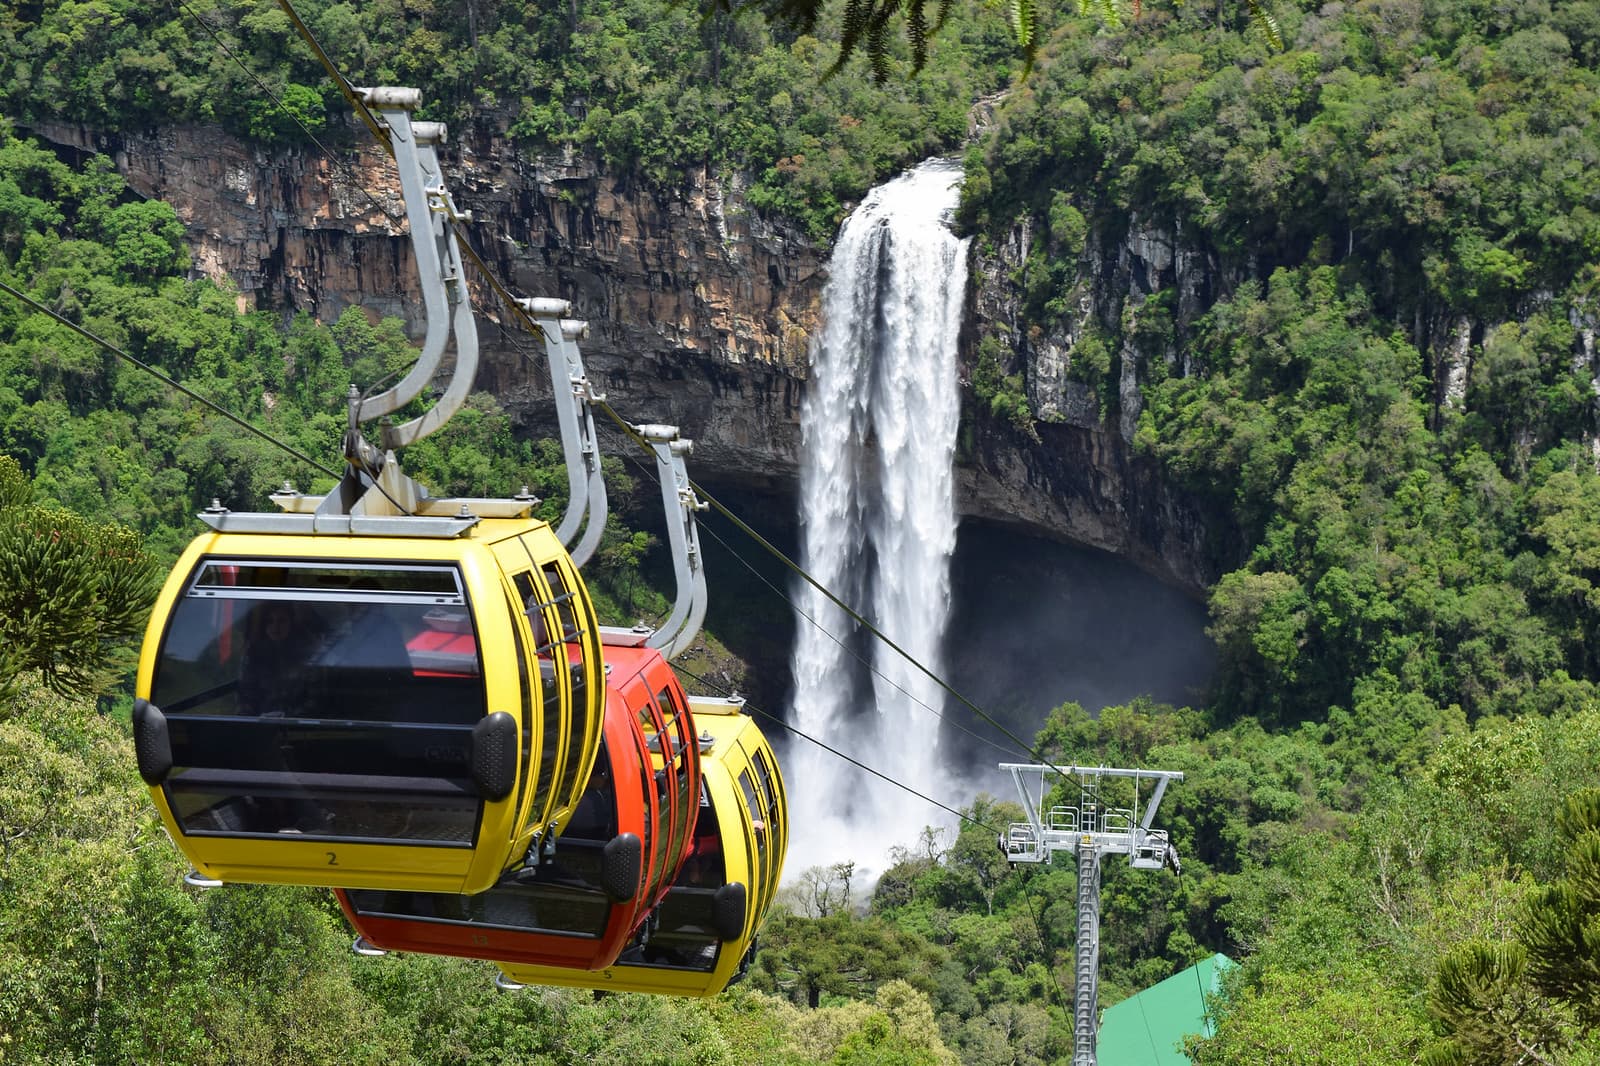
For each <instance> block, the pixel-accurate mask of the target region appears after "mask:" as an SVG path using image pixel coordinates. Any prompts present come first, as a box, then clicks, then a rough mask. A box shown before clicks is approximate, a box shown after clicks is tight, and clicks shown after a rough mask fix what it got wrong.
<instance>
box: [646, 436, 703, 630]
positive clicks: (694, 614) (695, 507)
mask: <svg viewBox="0 0 1600 1066" xmlns="http://www.w3.org/2000/svg"><path fill="white" fill-rule="evenodd" d="M633 429H634V432H636V433H638V434H639V435H640V436H641V437H643V438H644V439H645V441H646V442H648V443H649V445H650V450H651V451H652V452H654V453H655V457H656V475H657V480H659V481H660V482H661V506H662V508H663V510H665V512H666V516H667V543H668V545H669V547H670V548H671V549H672V571H673V574H674V576H675V577H676V578H677V582H678V595H677V599H676V600H675V601H674V602H673V605H672V614H671V615H669V616H668V618H667V620H666V621H665V622H663V623H662V624H661V628H660V629H658V630H656V631H655V632H654V633H653V634H651V636H650V638H649V639H648V640H647V641H645V643H646V644H648V645H649V646H650V647H652V648H659V649H660V650H661V654H662V656H663V657H664V658H667V659H671V658H673V657H674V656H676V655H679V654H682V653H683V652H684V651H687V650H688V648H689V645H690V644H692V643H694V638H695V637H697V636H699V635H700V625H701V623H702V622H704V621H705V615H706V572H705V567H704V565H703V557H702V556H701V554H700V530H699V527H698V526H697V525H696V524H695V517H694V514H695V512H696V511H703V510H705V509H706V506H707V505H706V504H705V503H703V502H702V501H701V500H700V497H699V496H698V495H697V494H696V493H695V491H694V488H693V486H691V485H690V484H689V470H688V467H687V466H686V465H685V463H684V457H685V456H686V455H688V454H689V453H690V452H691V451H693V450H694V442H693V441H689V440H683V439H681V438H679V436H678V427H677V426H634V427H633Z"/></svg>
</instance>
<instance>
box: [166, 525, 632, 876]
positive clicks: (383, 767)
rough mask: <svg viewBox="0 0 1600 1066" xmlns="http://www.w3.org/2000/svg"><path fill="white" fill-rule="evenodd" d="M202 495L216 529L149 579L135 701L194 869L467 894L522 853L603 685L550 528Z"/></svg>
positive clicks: (570, 774)
mask: <svg viewBox="0 0 1600 1066" xmlns="http://www.w3.org/2000/svg"><path fill="white" fill-rule="evenodd" d="M203 517H206V518H207V520H208V521H209V522H210V523H211V524H212V525H213V527H214V529H215V530H216V531H214V532H211V533H207V534H204V535H202V536H201V537H199V538H198V539H196V540H195V541H194V543H193V544H191V545H190V546H189V548H188V550H187V551H186V552H185V553H184V555H183V557H182V559H180V560H179V562H178V564H177V566H176V567H175V568H174V570H173V571H172V573H171V575H170V576H169V577H168V579H167V583H166V585H165V587H164V588H163V589H162V592H161V595H160V598H159V599H158V601H157V603H156V608H155V611H154V614H153V616H152V617H151V620H150V626H149V629H148V631H147V633H146V636H145V643H144V648H143V653H142V655H141V657H140V663H139V676H138V688H137V696H138V700H137V702H136V704H135V708H134V727H135V728H134V732H135V741H136V748H137V752H138V759H139V772H140V774H141V776H142V777H143V778H144V780H145V781H146V782H147V783H148V784H149V785H150V789H151V795H152V796H153V797H154V799H155V803H156V807H157V809H158V810H159V812H160V815H161V819H162V822H163V823H164V824H165V826H166V829H167V832H168V833H169V834H170V835H171V837H172V839H173V841H174V842H175V843H176V844H177V845H178V847H179V848H180V849H181V850H182V851H183V852H184V854H185V855H186V856H187V857H188V858H189V860H190V861H191V862H192V863H193V864H194V866H195V869H196V871H198V873H199V874H201V875H202V876H204V877H206V878H211V879H215V880H218V881H249V882H268V883H282V884H302V885H321V886H328V887H338V888H390V889H408V890H418V891H428V892H454V893H471V892H479V891H482V890H484V889H486V888H488V887H489V886H490V885H493V884H494V883H495V882H496V881H498V880H499V879H500V877H501V875H502V874H503V873H504V872H505V871H506V870H507V869H508V868H512V867H516V866H518V865H520V864H522V863H523V862H525V861H527V862H531V863H536V862H537V861H538V858H539V855H540V854H541V849H543V848H546V847H548V846H550V845H552V844H553V842H554V836H555V835H556V834H558V833H559V831H560V830H561V828H562V827H563V826H564V825H565V823H566V821H567V820H568V819H569V818H570V817H571V813H572V811H573V810H574V809H575V807H576V805H577V801H578V797H579V795H580V793H581V792H582V789H583V786H584V784H585V782H587V780H588V779H589V774H590V771H591V769H592V768H593V765H594V760H595V755H596V753H597V751H598V748H599V740H600V728H601V723H602V708H603V705H604V699H605V685H604V681H603V676H602V673H601V671H602V670H603V666H602V661H601V651H600V638H599V633H598V627H597V626H596V624H595V619H594V611H593V607H592V604H591V603H590V600H589V597H588V593H587V591H586V590H585V589H584V586H583V581H582V579H581V578H580V577H579V575H578V572H577V570H576V569H575V568H574V567H573V566H572V561H571V558H570V557H569V556H568V555H567V553H566V551H565V550H564V549H563V548H562V546H561V544H560V543H559V542H558V541H557V540H556V538H555V536H554V534H553V533H552V531H551V530H550V528H549V526H548V525H546V524H545V523H544V522H542V521H537V520H534V519H531V518H526V517H519V518H503V517H486V518H477V517H474V516H471V515H465V514H463V515H457V516H453V517H399V518H380V519H371V518H369V519H364V520H363V519H359V518H358V519H351V518H342V519H334V520H332V521H330V520H328V519H322V518H317V519H314V520H311V519H310V516H307V515H265V514H263V515H243V514H227V513H226V512H223V513H221V514H217V515H208V516H203ZM307 520H311V521H312V522H313V523H315V524H317V525H319V526H320V527H322V528H326V527H328V526H330V525H331V526H332V527H333V528H334V529H335V530H336V531H335V532H332V533H328V532H322V531H320V529H319V531H316V532H300V530H301V529H304V528H307ZM296 523H298V524H296ZM285 534H286V535H285Z"/></svg>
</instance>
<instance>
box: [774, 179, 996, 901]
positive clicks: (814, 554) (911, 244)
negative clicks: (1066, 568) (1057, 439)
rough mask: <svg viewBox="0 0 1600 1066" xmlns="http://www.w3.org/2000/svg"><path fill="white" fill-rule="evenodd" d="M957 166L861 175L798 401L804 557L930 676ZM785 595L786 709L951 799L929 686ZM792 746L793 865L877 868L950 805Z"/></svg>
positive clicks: (872, 643) (946, 594) (940, 597)
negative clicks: (789, 690) (875, 181)
mask: <svg viewBox="0 0 1600 1066" xmlns="http://www.w3.org/2000/svg"><path fill="white" fill-rule="evenodd" d="M960 179H961V171H960V168H959V167H958V166H956V165H955V164H953V163H950V162H947V161H942V160H930V161H929V162H926V163H924V164H922V165H921V166H919V167H917V168H916V169H915V170H912V171H908V172H907V173H905V174H902V175H901V176H900V177H898V178H896V179H894V180H893V181H890V182H888V183H887V184H884V185H881V186H879V187H878V188H876V189H874V190H872V192H871V193H869V194H868V196H867V198H866V200H865V201H864V202H863V203H862V204H861V206H860V207H859V208H857V209H856V211H855V212H854V213H853V214H851V216H850V217H849V218H848V219H846V220H845V223H844V226H843V227H842V228H841V229H840V231H839V239H838V242H837V244H836V246H835V248H834V252H833V258H832V260H831V263H830V280H829V282H828V285H827V288H826V290H825V291H824V293H823V326H822V330H821V332H820V333H819V334H818V336H816V337H815V338H813V342H812V347H811V377H810V380H809V382H808V384H807V389H806V395H805V400H804V402H803V403H802V405H801V414H800V427H801V438H802V441H803V458H802V460H801V462H802V469H801V475H800V496H801V500H800V516H801V550H800V559H801V565H802V566H804V567H805V568H806V570H807V571H808V572H809V573H810V574H811V575H812V576H813V577H815V578H816V579H817V580H818V581H820V582H821V583H822V584H823V585H824V586H826V587H827V588H829V589H831V590H833V591H834V592H835V593H836V594H837V595H838V596H839V597H840V598H841V599H843V600H844V601H845V602H846V603H848V604H850V605H851V606H852V607H854V608H855V609H856V610H857V611H859V612H861V614H862V615H863V616H864V617H866V618H868V619H869V620H871V621H872V622H873V624H875V625H876V626H877V627H878V629H879V630H881V631H882V632H883V633H884V634H885V635H887V636H888V637H889V639H891V640H893V641H894V642H895V643H897V644H899V645H900V646H901V647H902V648H904V649H905V650H906V651H907V652H908V653H909V654H910V655H912V656H913V657H915V658H916V659H917V661H919V662H921V663H922V664H924V665H925V666H927V667H928V668H929V669H930V670H932V671H933V672H934V673H935V674H938V675H940V676H943V671H942V668H941V662H940V644H941V641H942V639H943V635H944V626H945V620H946V616H947V615H948V613H949V607H950V573H949V565H950V555H951V552H952V551H953V550H954V548H955V535H956V519H955V509H954V503H953V480H954V479H953V474H952V470H951V466H952V461H953V458H954V455H955V442H956V426H957V421H958V418H959V415H960V395H959V391H958V388H957V382H956V367H955V357H956V340H957V335H958V334H959V332H960V328H961V310H962V304H963V300H964V297H965V291H966V282H967V267H966V242H965V241H960V240H957V239H956V238H955V236H954V235H952V234H951V232H950V230H949V228H948V225H947V221H948V216H949V214H950V212H951V211H952V210H953V208H954V207H955V204H956V199H957V192H958V186H959V182H960ZM795 602H796V605H797V612H798V615H799V617H798V618H797V626H796V629H797V639H796V642H795V649H794V658H793V662H792V672H793V676H794V702H793V705H792V707H791V708H790V711H789V718H788V720H789V721H790V722H791V723H793V724H794V726H795V727H796V728H797V729H799V730H800V731H802V732H803V733H805V734H806V735H807V736H810V737H814V738H816V739H817V740H820V741H823V742H824V743H826V744H828V745H829V746H831V747H833V748H835V749H837V750H839V751H841V752H844V753H845V754H847V755H849V756H850V757H851V758H854V759H856V760H859V761H860V762H862V763H865V764H866V765H868V766H870V767H872V768H873V769H875V770H878V771H879V772H881V773H883V774H884V775H886V776H888V777H891V778H894V779H895V780H896V781H900V782H903V783H905V784H907V785H909V786H910V787H912V788H914V789H916V790H917V791H919V792H921V793H923V794H924V795H929V796H932V797H934V798H936V799H939V800H941V801H942V802H946V803H948V802H950V800H951V797H950V795H949V788H948V787H946V786H947V784H948V782H949V778H948V777H947V775H946V773H945V771H944V769H943V766H942V762H941V758H940V753H939V733H940V728H939V726H940V723H939V720H938V718H937V717H935V712H939V711H942V709H943V707H944V694H943V691H942V690H941V689H940V688H939V686H938V685H936V684H935V683H934V682H933V681H932V680H930V679H929V678H928V677H927V676H926V675H925V674H923V673H922V672H921V671H920V670H918V669H917V668H916V667H914V666H912V665H911V664H910V663H908V662H906V660H905V659H904V658H902V657H901V656H900V655H898V654H897V653H895V652H894V651H893V649H891V648H888V647H886V646H884V645H883V644H882V643H881V642H880V641H878V640H876V639H875V638H873V637H872V636H871V635H870V634H868V633H866V632H864V631H862V630H861V629H860V627H859V626H858V625H857V624H856V623H854V622H853V620H851V619H850V618H849V617H848V616H847V615H846V614H845V613H844V612H843V611H841V610H840V609H839V608H838V607H836V606H834V605H833V604H832V603H831V602H829V601H828V600H827V599H826V598H825V597H823V596H822V595H821V594H820V593H818V592H817V591H816V590H815V589H813V588H812V587H811V586H810V585H809V584H806V583H804V582H798V583H797V584H796V595H795ZM864 664H866V665H864ZM929 708H932V710H930V709H929ZM789 751H790V755H789V758H788V760H787V762H786V775H787V777H788V778H789V781H790V791H791V810H792V812H793V818H792V821H793V825H794V840H793V853H792V855H791V858H790V864H789V869H790V870H791V871H792V872H793V873H795V874H798V873H800V872H802V871H804V870H805V869H806V868H808V867H811V866H818V865H829V864H832V863H835V862H841V861H846V860H854V861H856V863H857V864H858V868H860V869H862V870H863V871H865V870H866V869H874V870H881V869H882V868H883V866H884V865H885V856H886V854H887V852H888V849H889V848H890V847H892V846H894V845H897V844H901V845H906V846H908V847H909V846H911V845H914V844H915V843H916V841H917V837H918V835H919V833H920V832H921V830H922V828H923V827H924V826H925V825H929V824H938V823H942V822H946V821H948V818H947V817H945V816H943V814H942V812H941V811H940V810H939V809H938V808H936V807H934V806H932V805H930V804H926V803H923V802H921V801H919V800H917V799H916V798H915V797H914V796H911V795H909V794H907V793H906V792H904V791H902V790H900V789H898V788H895V787H893V786H892V785H889V784H887V783H886V782H884V781H882V780H880V779H879V778H877V777H874V776H872V775H871V774H869V773H867V772H865V771H863V770H861V769H859V768H857V767H855V766H852V765H850V764H849V763H848V762H846V761H845V760H843V759H841V758H839V757H838V756H837V755H834V754H831V753H829V752H826V751H823V750H821V749H820V748H818V747H817V746H815V745H813V744H810V743H807V742H806V741H804V740H799V739H797V740H795V741H794V742H793V743H792V744H791V745H790V747H789Z"/></svg>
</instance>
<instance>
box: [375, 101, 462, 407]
mask: <svg viewBox="0 0 1600 1066" xmlns="http://www.w3.org/2000/svg"><path fill="white" fill-rule="evenodd" d="M355 91H356V93H357V94H358V95H359V96H360V97H361V98H362V99H363V100H364V101H365V102H366V103H367V104H369V105H370V106H372V107H373V108H374V109H375V110H376V111H377V112H378V114H379V115H381V116H382V117H383V120H384V123H385V124H386V125H387V127H388V132H389V146H390V151H391V153H392V154H393V156H394V161H395V167H396V168H397V170H398V171H399V174H400V192H401V194H402V195H403V196H404V197H405V202H406V220H407V221H408V222H409V223H410V229H411V250H412V253H413V255H414V256H415V257H416V262H417V276H418V279H419V281H420V283H421V288H422V309H423V320H424V327H425V332H424V334H423V338H422V351H421V353H420V354H419V355H418V357H417V361H416V363H415V364H414V365H413V366H412V367H411V370H410V371H409V372H408V373H407V374H406V376H405V377H404V378H402V379H401V380H400V382H399V383H398V384H396V385H395V386H394V387H393V388H391V389H388V390H387V391H385V392H382V393H380V394H378V395H377V396H374V397H372V398H370V399H368V400H365V401H363V403H362V404H361V418H362V420H363V421H366V420H368V419H373V418H381V417H382V416H384V415H386V414H390V413H391V412H394V411H398V410H399V409H400V408H402V407H404V406H405V405H406V404H408V403H410V402H411V401H412V400H414V399H416V398H417V397H418V396H419V395H421V393H422V390H423V389H424V388H426V387H427V384H428V382H429V381H431V380H432V379H433V375H434V372H435V371H437V370H438V368H439V358H440V356H442V355H443V354H444V349H445V344H446V342H447V341H448V340H449V331H450V317H449V311H448V310H447V309H446V306H445V285H444V279H445V278H446V277H447V275H446V273H445V265H446V253H445V245H446V235H445V230H444V220H443V219H441V218H440V217H439V216H438V214H437V212H435V210H434V208H433V203H434V196H433V195H432V194H433V193H434V192H435V188H434V187H432V186H430V182H429V179H428V175H427V174H426V172H425V170H424V167H423V160H422V151H421V145H420V142H421V141H422V140H423V138H424V137H426V138H427V139H428V141H429V142H430V144H429V146H430V148H431V147H432V144H433V143H436V142H437V141H441V140H443V139H444V137H445V128H444V126H442V125H441V124H440V123H437V122H417V123H413V122H412V121H411V112H412V111H413V110H415V109H416V107H417V106H418V105H419V104H420V103H421V102H422V91H421V90H420V89H402V88H396V87H394V86H379V87H377V88H361V89H356V90H355ZM435 159H437V154H436V153H435ZM437 191H439V192H442V191H443V188H442V186H438V188H437ZM450 243H453V242H450ZM455 274H456V276H457V277H459V276H460V271H459V269H457V270H456V271H455Z"/></svg>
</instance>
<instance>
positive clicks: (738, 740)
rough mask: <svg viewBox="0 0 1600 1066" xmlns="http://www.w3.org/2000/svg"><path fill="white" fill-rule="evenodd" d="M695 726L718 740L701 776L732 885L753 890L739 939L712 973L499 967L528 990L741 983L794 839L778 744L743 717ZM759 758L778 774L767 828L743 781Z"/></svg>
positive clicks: (668, 989) (627, 967)
mask: <svg viewBox="0 0 1600 1066" xmlns="http://www.w3.org/2000/svg"><path fill="white" fill-rule="evenodd" d="M691 706H693V703H692V701H691ZM694 725H695V729H696V730H697V731H700V730H704V731H706V732H709V733H710V734H711V736H712V738H713V739H714V741H715V743H714V744H713V746H712V749H711V750H710V751H709V752H705V753H703V754H702V755H701V757H700V774H701V780H702V782H703V783H704V785H705V788H706V791H707V795H708V796H709V798H710V800H711V804H712V806H713V808H714V809H715V810H716V812H717V820H718V824H719V826H720V828H721V832H722V855H723V863H724V881H725V882H726V883H728V884H733V883H739V884H742V885H744V886H745V892H746V896H745V898H746V901H747V905H746V908H745V924H744V929H743V931H742V932H741V934H740V936H739V937H738V939H736V940H727V941H723V942H722V945H721V948H720V950H719V951H718V954H717V959H716V963H715V965H714V966H713V967H712V968H711V969H710V970H709V971H705V970H690V969H681V968H675V967H670V966H664V965H661V966H657V965H650V964H643V963H618V964H616V965H613V966H610V967H607V968H606V969H604V970H568V969H561V968H559V967H554V966H518V965H512V964H509V963H497V964H496V965H498V966H499V967H500V969H501V971H502V972H503V973H504V974H505V975H506V977H507V978H509V979H510V980H512V981H515V982H517V983H518V984H526V985H557V986H562V987H566V988H595V989H604V990H605V991H608V992H642V993H647V994H653V995H672V996H714V995H716V994H717V993H719V992H721V991H722V990H723V989H725V988H726V987H727V986H728V984H729V983H730V982H731V981H732V980H733V979H734V977H735V975H736V974H737V973H738V972H739V969H740V966H741V964H742V963H743V961H744V957H745V954H746V952H747V951H748V950H749V948H750V945H751V944H752V943H753V942H754V940H755V937H756V934H757V933H759V932H760V931H761V926H762V924H763V923H764V922H765V921H766V916H767V911H768V909H769V908H770V907H771V904H772V899H773V896H774V895H776V893H777V887H778V881H779V879H780V878H781V877H782V875H783V860H784V854H785V852H786V851H787V849H788V840H789V835H788V804H787V800H786V798H785V795H784V791H783V783H782V777H781V775H780V774H779V772H778V763H777V759H776V758H775V756H774V755H773V751H772V746H771V745H770V744H769V743H768V742H767V738H766V737H765V736H764V735H763V734H762V732H761V730H760V728H759V727H758V726H757V725H756V724H755V721H754V720H753V719H751V718H750V717H749V716H747V715H744V714H741V713H718V714H705V715H700V716H697V717H696V718H695V719H694ZM757 753H759V755H760V757H761V759H762V760H763V761H764V762H765V764H766V765H767V767H768V768H769V770H770V775H771V778H772V788H773V799H774V803H773V804H772V805H770V806H768V805H767V804H765V803H761V804H760V807H759V809H760V812H761V813H762V814H764V815H766V816H767V817H766V818H765V819H764V820H763V824H762V825H761V826H759V827H758V826H757V825H756V824H755V819H754V818H752V815H751V811H750V808H749V806H748V805H747V803H746V801H745V798H744V795H743V793H742V790H741V787H740V783H739V782H740V777H741V775H753V774H754V773H755V767H754V759H755V757H756V755H757ZM761 833H766V834H767V838H766V839H767V843H766V846H765V847H764V848H763V847H761V846H760V843H759V841H760V837H759V834H761Z"/></svg>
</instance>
